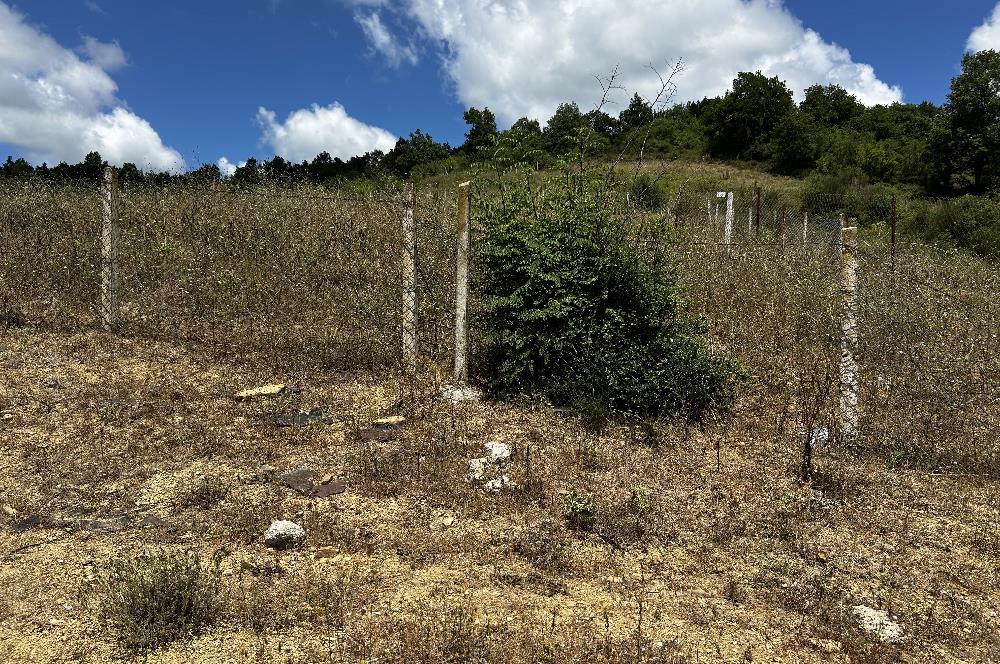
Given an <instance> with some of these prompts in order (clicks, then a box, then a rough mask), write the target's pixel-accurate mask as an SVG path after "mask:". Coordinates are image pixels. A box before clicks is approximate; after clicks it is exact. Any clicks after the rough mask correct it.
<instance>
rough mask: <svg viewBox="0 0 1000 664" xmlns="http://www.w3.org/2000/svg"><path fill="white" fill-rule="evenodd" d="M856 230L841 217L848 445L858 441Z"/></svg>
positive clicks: (843, 399)
mask: <svg viewBox="0 0 1000 664" xmlns="http://www.w3.org/2000/svg"><path fill="white" fill-rule="evenodd" d="M857 249H858V229H857V228H856V227H853V226H852V227H848V226H847V225H846V221H845V219H844V216H843V215H841V217H840V253H841V262H842V276H841V289H842V294H843V321H842V328H841V345H840V432H841V440H842V442H843V443H844V444H845V445H847V446H848V447H854V446H855V445H856V444H857V441H858V423H859V417H860V413H859V410H858V393H859V385H858V360H857V353H858V255H857Z"/></svg>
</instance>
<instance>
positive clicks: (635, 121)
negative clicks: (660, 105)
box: [618, 94, 653, 133]
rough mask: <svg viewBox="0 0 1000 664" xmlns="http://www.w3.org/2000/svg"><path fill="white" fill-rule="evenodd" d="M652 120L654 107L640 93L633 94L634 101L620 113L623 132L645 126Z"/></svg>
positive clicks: (620, 124)
mask: <svg viewBox="0 0 1000 664" xmlns="http://www.w3.org/2000/svg"><path fill="white" fill-rule="evenodd" d="M652 121H653V109H652V107H651V106H650V105H649V104H647V103H646V100H644V99H643V98H642V97H640V96H639V95H638V94H635V95H632V101H630V102H629V105H628V107H626V108H625V109H623V110H622V112H621V113H619V114H618V124H619V126H620V131H621V132H622V133H626V132H628V131H630V130H632V129H638V128H639V127H645V126H646V125H648V124H649V123H650V122H652Z"/></svg>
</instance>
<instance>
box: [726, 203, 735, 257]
mask: <svg viewBox="0 0 1000 664" xmlns="http://www.w3.org/2000/svg"><path fill="white" fill-rule="evenodd" d="M734 203H735V198H734V195H733V192H731V191H730V192H727V193H726V246H727V247H728V246H729V245H730V244H732V242H733V221H734V220H735V216H736V210H735V209H734V208H733V205H734Z"/></svg>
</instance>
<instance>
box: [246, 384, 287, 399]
mask: <svg viewBox="0 0 1000 664" xmlns="http://www.w3.org/2000/svg"><path fill="white" fill-rule="evenodd" d="M287 387H288V386H287V385H285V384H284V383H272V384H270V385H262V386H260V387H254V388H251V389H248V390H242V391H240V392H237V393H236V398H237V400H240V401H243V400H245V399H253V398H255V397H273V396H276V395H278V394H281V393H282V392H284V391H285V389H286V388H287Z"/></svg>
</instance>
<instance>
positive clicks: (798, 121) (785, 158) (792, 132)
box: [769, 111, 816, 175]
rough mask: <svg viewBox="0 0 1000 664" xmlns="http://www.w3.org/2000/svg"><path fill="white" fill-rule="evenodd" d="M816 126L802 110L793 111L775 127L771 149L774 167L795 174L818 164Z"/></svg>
mask: <svg viewBox="0 0 1000 664" xmlns="http://www.w3.org/2000/svg"><path fill="white" fill-rule="evenodd" d="M815 137H816V127H815V125H814V124H813V122H812V119H811V118H810V117H809V116H808V115H806V114H805V113H803V112H801V111H792V112H791V113H789V114H788V115H786V116H785V117H784V118H782V120H781V122H779V123H778V125H777V126H776V127H775V128H774V131H773V132H772V134H771V143H770V145H769V151H770V153H771V165H772V168H773V169H774V170H775V171H777V172H779V173H784V174H788V175H790V174H794V173H797V172H799V171H802V170H805V169H807V168H812V167H813V166H814V165H815V164H816V138H815Z"/></svg>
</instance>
